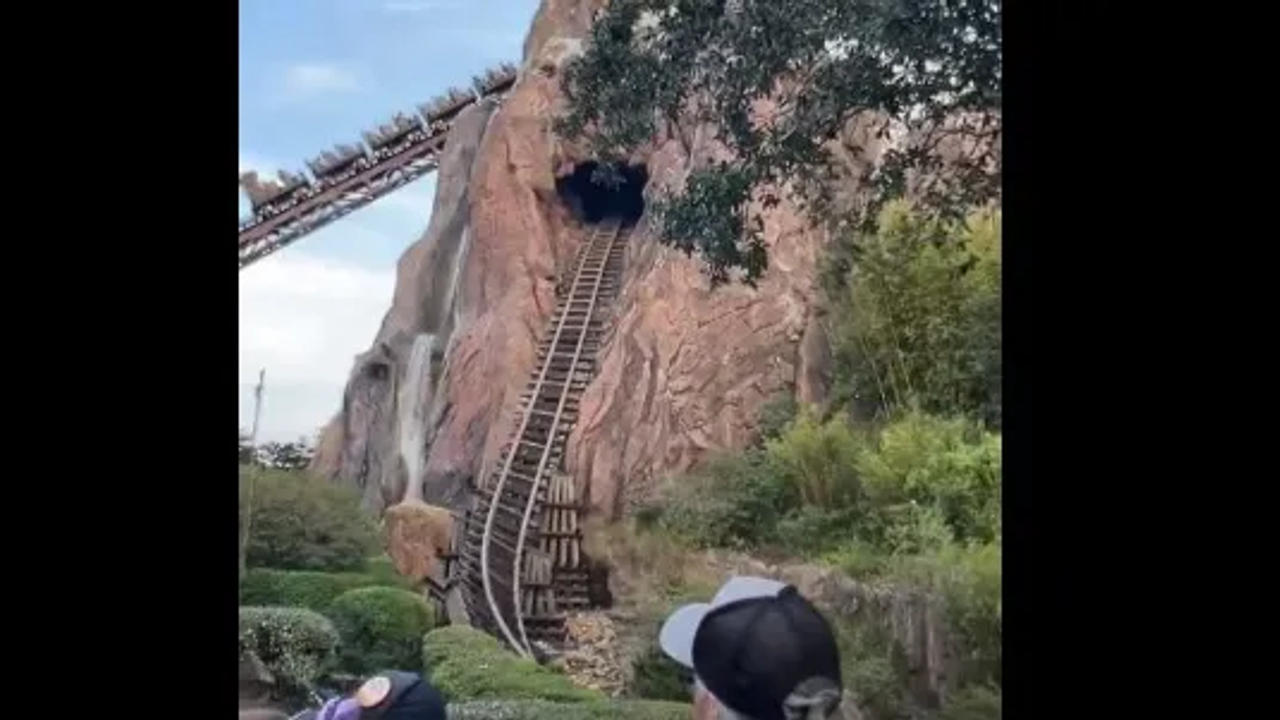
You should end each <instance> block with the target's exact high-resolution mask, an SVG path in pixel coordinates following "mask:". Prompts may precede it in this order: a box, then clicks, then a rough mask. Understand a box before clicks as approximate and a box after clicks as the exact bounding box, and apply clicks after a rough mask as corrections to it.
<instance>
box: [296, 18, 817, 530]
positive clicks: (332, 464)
mask: <svg viewBox="0 0 1280 720" xmlns="http://www.w3.org/2000/svg"><path fill="white" fill-rule="evenodd" d="M601 4H602V3H600V2H598V1H591V0H581V1H579V2H556V1H554V0H546V1H545V2H544V3H543V6H542V8H541V9H540V10H539V13H538V15H537V17H536V18H535V20H534V22H533V27H532V29H531V31H530V34H529V37H528V39H527V41H526V48H525V49H526V58H525V62H524V66H523V68H522V71H521V76H520V79H519V81H518V83H517V85H516V87H515V88H514V90H513V91H512V93H511V94H510V95H509V96H508V97H507V99H506V100H505V101H504V102H503V104H502V105H501V107H500V108H499V109H498V110H497V111H496V112H494V113H493V116H492V118H491V119H489V121H488V125H487V128H486V129H485V130H484V133H483V137H482V138H481V139H480V140H479V142H478V145H476V146H474V147H475V151H474V154H475V157H474V161H473V162H471V163H470V165H469V167H468V168H465V169H464V168H462V165H463V163H462V162H459V163H457V164H456V169H455V170H454V172H453V173H452V174H451V175H448V174H447V173H446V172H445V170H446V168H445V167H444V166H442V169H441V177H440V181H439V188H440V189H439V191H438V193H439V195H440V196H446V195H450V196H457V195H460V196H464V199H465V207H463V208H460V209H459V210H458V211H457V213H455V214H456V217H451V218H450V219H448V220H444V219H442V218H441V217H439V215H438V214H439V213H440V200H439V199H437V210H436V213H437V215H436V216H433V218H432V223H431V228H430V229H429V230H428V232H427V235H426V236H424V238H423V240H422V241H420V242H419V243H418V244H415V245H414V246H413V247H411V248H410V249H409V250H408V251H407V252H406V254H405V259H402V261H401V268H400V274H399V276H398V278H397V288H396V294H395V305H394V306H393V308H392V310H391V312H389V313H388V318H387V320H386V321H385V322H384V327H383V330H382V332H380V333H379V337H378V340H377V341H376V342H375V345H374V348H373V349H372V350H371V351H370V352H369V353H368V354H367V355H366V356H362V358H361V360H360V361H359V362H357V367H356V369H355V371H354V372H353V375H352V380H351V381H350V383H349V385H348V389H347V396H346V399H345V401H344V410H343V412H342V413H340V415H339V417H338V418H336V419H335V421H334V424H333V427H331V428H330V431H329V432H328V433H327V434H326V438H325V442H324V447H322V448H321V452H320V453H319V454H318V456H317V462H316V467H317V468H319V469H322V470H324V471H326V472H328V473H329V474H330V475H332V476H336V477H340V478H342V479H344V480H346V481H348V482H353V483H357V484H359V483H362V482H363V483H365V484H366V487H368V486H370V485H372V486H374V487H376V488H378V491H377V492H374V491H372V490H371V489H370V490H367V492H366V498H367V499H369V500H370V502H369V503H368V504H369V505H370V506H372V507H376V508H377V509H381V508H382V507H384V506H385V505H386V504H389V503H391V502H394V500H395V499H396V498H398V497H399V494H401V493H402V492H403V490H402V488H403V482H404V481H403V477H404V473H403V470H399V471H392V470H389V468H390V469H394V468H398V467H399V465H398V464H397V461H396V460H395V457H396V448H395V445H396V443H395V441H394V439H393V438H395V437H396V429H395V426H396V423H397V420H396V412H395V408H394V400H393V399H394V398H395V393H394V392H391V391H389V390H387V389H381V386H379V385H378V384H377V382H376V381H374V380H373V379H371V377H370V371H369V369H368V368H369V367H370V366H371V364H384V365H387V366H388V367H389V370H388V371H387V373H386V377H388V378H400V380H399V382H402V381H403V375H404V373H405V357H406V354H407V351H406V350H405V349H404V342H403V341H401V342H400V343H399V344H398V345H397V344H396V343H388V341H387V337H390V336H392V335H394V334H395V330H398V331H399V333H400V335H401V336H404V337H410V338H411V337H412V336H413V334H414V333H423V332H431V333H437V332H441V331H440V330H438V329H433V328H431V327H428V325H429V323H428V322H427V320H426V318H429V317H434V316H435V315H438V314H439V313H438V312H437V310H436V306H437V305H439V303H440V302H441V298H440V297H439V293H436V294H435V295H433V294H432V293H431V290H430V287H429V286H428V284H424V283H422V282H420V281H418V280H415V278H417V277H419V276H420V274H421V271H410V270H409V268H410V267H411V266H412V267H417V266H418V265H421V264H422V263H423V262H427V263H428V264H429V263H430V260H429V259H427V258H428V257H429V255H430V253H431V250H430V248H431V247H434V246H441V247H452V246H453V245H462V246H464V249H463V251H461V252H457V253H454V254H453V255H450V256H449V257H456V258H457V260H458V262H459V263H460V264H459V266H458V272H457V278H458V280H457V283H456V291H455V292H454V293H453V296H452V297H450V298H449V300H450V302H451V306H452V307H453V310H452V314H451V317H452V322H451V324H450V326H449V328H448V332H447V337H446V338H445V339H444V340H443V341H440V338H439V336H437V340H438V342H439V343H442V344H443V347H442V348H441V344H438V345H437V347H438V348H441V349H443V363H442V367H441V368H439V376H438V381H437V382H436V383H434V386H435V388H436V390H435V395H434V396H433V398H432V401H431V402H432V408H433V410H432V420H431V427H430V428H429V429H428V432H427V433H426V436H427V437H428V439H429V442H430V447H429V451H428V455H427V461H426V473H425V479H424V484H425V493H424V497H425V499H426V500H427V501H428V502H433V503H442V504H448V505H452V506H455V507H457V506H459V505H460V504H461V502H462V500H463V499H464V497H465V484H466V482H467V480H468V479H471V478H476V477H478V476H480V474H481V472H482V468H483V467H487V463H492V462H493V459H494V456H495V454H496V451H497V449H498V447H499V446H500V445H501V444H502V443H503V442H504V441H505V440H506V439H507V435H508V433H509V432H510V430H511V423H510V418H511V415H512V413H513V412H514V410H515V407H516V402H517V396H518V393H519V391H520V388H521V387H522V386H523V384H524V382H525V380H526V379H527V377H528V374H529V372H530V371H531V370H532V369H533V362H534V345H535V343H536V342H537V339H538V337H539V335H540V333H541V332H542V329H543V327H544V325H545V324H546V321H547V318H548V316H549V314H550V312H551V310H552V306H553V303H554V288H555V282H556V278H557V276H558V274H559V273H560V272H561V271H562V270H563V269H564V268H565V267H566V265H567V263H568V262H569V261H570V260H571V259H572V257H573V254H574V252H575V251H576V250H577V248H578V246H579V245H580V244H581V242H582V239H583V236H584V231H583V230H582V229H581V228H580V227H579V226H578V225H577V224H576V223H575V222H574V221H573V220H572V219H571V217H570V214H569V212H568V210H567V209H566V207H565V205H564V203H563V202H562V201H561V200H560V198H559V197H558V196H557V193H556V190H555V175H554V173H555V172H560V173H563V172H564V171H565V169H570V168H572V166H573V164H574V163H576V162H580V161H583V160H586V159H588V158H585V157H583V156H582V155H581V150H580V149H579V148H577V147H575V146H573V145H570V144H566V143H562V142H560V141H559V140H557V139H556V138H555V137H554V135H553V134H552V133H551V130H550V127H551V121H552V119H553V117H554V116H555V113H556V112H557V110H558V104H559V102H560V93H559V83H560V72H559V71H560V68H561V66H562V64H563V62H564V61H565V60H566V59H567V58H568V57H571V56H572V55H573V53H575V52H576V51H577V49H578V48H579V47H580V42H579V40H580V38H581V37H582V36H583V35H584V34H585V32H586V30H587V28H588V27H589V23H590V19H591V17H592V16H593V15H594V12H595V9H596V8H597V7H598V6H599V5H601ZM454 133H455V134H456V133H458V130H455V131H454ZM686 134H687V137H684V138H668V137H660V138H656V139H655V141H654V143H653V144H652V145H651V146H650V147H648V148H645V149H644V150H642V151H641V152H639V153H637V156H636V157H635V158H634V160H635V161H637V162H643V163H645V164H646V166H647V169H648V171H649V176H650V178H651V179H650V182H649V187H647V188H646V190H645V194H646V196H648V197H652V196H653V195H655V194H656V193H659V192H661V191H662V190H664V189H667V188H671V187H678V186H679V185H680V184H681V183H683V182H684V178H685V177H686V176H687V175H688V173H689V171H690V170H691V169H692V168H693V167H696V166H697V165H698V164H699V163H702V162H705V161H706V160H707V159H708V158H709V157H711V156H712V155H713V154H714V153H717V152H719V150H718V149H717V148H716V146H715V143H714V140H713V138H712V137H711V136H710V132H709V131H708V129H706V128H700V127H691V128H686ZM455 144H458V145H466V144H469V141H468V140H466V139H465V138H459V139H458V140H457V141H456V142H455V138H454V137H453V136H451V137H450V147H451V148H453V147H454V146H455ZM468 170H469V172H467V171H468ZM462 184H465V192H459V187H460V186H461V185H462ZM463 215H465V218H464V217H463ZM764 220H765V238H766V241H767V243H768V246H769V253H770V266H769V270H768V272H767V273H766V275H765V277H764V279H763V280H762V282H761V283H760V284H759V286H758V287H757V288H749V287H745V286H743V285H740V284H737V285H731V286H727V287H722V288H719V289H717V290H714V291H712V290H711V289H710V288H709V285H708V282H707V279H706V278H705V276H703V275H702V274H701V270H700V263H699V260H698V259H697V258H690V257H686V256H684V255H683V254H682V253H680V252H678V251H673V250H671V249H668V248H666V247H663V246H661V245H659V244H657V242H656V241H655V240H654V238H653V237H652V235H651V233H650V232H649V230H648V223H647V218H643V219H642V220H641V222H640V225H639V227H638V228H637V229H636V231H635V232H634V233H633V235H632V238H631V245H630V249H629V253H628V261H627V262H628V265H627V269H626V271H625V281H626V284H625V289H624V290H623V292H622V294H621V296H620V297H619V299H618V301H617V303H616V304H615V307H614V309H613V312H614V322H613V324H612V327H613V329H612V330H611V332H610V335H609V337H608V338H607V341H606V344H605V346H604V347H603V349H602V351H601V353H602V357H601V364H600V373H599V375H598V377H597V379H596V380H595V381H594V382H593V383H592V385H591V387H590V388H589V389H588V390H587V392H586V395H585V396H584V398H583V401H582V412H581V415H580V419H579V422H578V425H577V427H576V428H575V430H574V432H573V434H572V436H571V437H570V440H569V446H568V453H567V460H566V462H567V466H568V469H569V470H570V471H571V472H572V473H573V474H574V475H575V476H576V477H577V479H578V482H579V483H580V485H581V486H582V487H583V488H584V490H585V493H586V496H587V497H588V498H589V501H590V503H591V504H592V506H593V507H595V508H596V509H597V510H599V511H601V512H602V513H604V514H606V515H608V516H617V515H618V514H619V513H621V512H623V511H624V509H625V507H626V505H627V504H628V503H630V502H632V501H635V500H638V499H641V498H643V497H644V496H646V495H647V494H648V493H650V492H651V491H652V490H653V489H654V487H655V484H656V482H657V481H658V480H659V479H661V478H662V477H663V476H665V475H668V474H671V473H675V472H680V471H682V470H684V469H686V468H688V467H689V466H690V465H691V464H693V463H694V462H696V461H697V460H698V459H700V458H701V457H703V456H704V455H705V454H706V453H708V452H710V451H713V450H716V449H721V448H736V447H742V446H743V445H745V444H747V443H748V442H750V441H751V440H752V439H753V437H754V435H755V425H756V420H757V416H758V413H759V409H760V407H761V405H763V404H764V403H765V402H767V401H768V400H769V399H771V398H772V397H774V396H776V395H777V394H780V393H790V392H795V393H796V394H797V395H798V396H799V397H800V398H801V399H805V400H817V399H820V398H821V396H822V394H823V392H824V391H825V364H826V344H825V340H824V338H823V335H822V333H821V331H820V329H819V325H818V323H817V319H816V317H815V306H816V301H817V290H816V280H815V275H816V273H815V269H816V263H817V258H818V254H819V249H820V246H821V245H822V243H823V241H824V239H823V238H824V235H823V233H822V232H820V231H817V230H814V229H811V228H809V227H808V226H807V224H806V223H805V221H804V220H803V218H802V216H801V215H800V214H799V213H797V211H796V210H795V208H794V207H792V206H790V205H788V204H786V203H783V204H782V205H780V206H779V207H777V208H775V209H773V210H772V211H770V212H768V213H767V214H766V215H765V216H764ZM438 225H439V227H437V226H438ZM451 232H456V233H460V235H461V237H462V240H461V241H459V240H457V239H454V240H449V239H448V237H451V236H450V235H449V233H451ZM433 243H434V244H435V245H434V246H433V245H432V244H433ZM412 258H424V259H423V260H413V259H412ZM393 329H394V330H393ZM384 382H390V381H384ZM370 458H374V460H373V461H372V462H371V461H370ZM373 465H377V466H378V467H379V468H382V470H380V471H378V472H374V471H373V470H370V469H368V468H370V467H372V466H373ZM362 468H363V472H362ZM374 495H376V496H378V498H381V499H375V498H374V497H373V496H374Z"/></svg>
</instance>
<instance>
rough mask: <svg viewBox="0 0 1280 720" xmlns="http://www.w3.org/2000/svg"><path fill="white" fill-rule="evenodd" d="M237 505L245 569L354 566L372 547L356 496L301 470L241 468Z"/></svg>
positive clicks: (368, 522) (371, 529) (371, 530)
mask: <svg viewBox="0 0 1280 720" xmlns="http://www.w3.org/2000/svg"><path fill="white" fill-rule="evenodd" d="M250 503H251V504H250ZM240 509H241V514H240V516H241V522H242V523H244V524H242V526H241V532H242V538H243V542H244V547H245V550H244V559H245V564H246V565H247V566H249V567H272V568H279V569H282V570H330V571H339V570H359V569H361V568H362V567H363V566H364V563H365V560H366V558H368V557H369V556H370V555H372V554H374V553H375V552H377V550H378V544H379V543H378V531H377V527H376V526H375V525H374V522H373V520H372V519H371V518H369V517H368V516H367V515H365V514H364V513H363V512H362V511H361V510H360V498H359V496H358V494H357V493H356V492H355V491H354V490H352V489H350V488H347V487H343V486H339V485H335V484H334V483H331V482H329V481H327V480H324V479H322V478H317V477H314V476H311V475H308V474H306V473H303V472H290V471H282V470H275V469H269V468H257V467H245V466H242V467H241V468H240Z"/></svg>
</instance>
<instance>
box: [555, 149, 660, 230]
mask: <svg viewBox="0 0 1280 720" xmlns="http://www.w3.org/2000/svg"><path fill="white" fill-rule="evenodd" d="M610 175H612V176H613V178H612V182H611V181H610V180H609V178H608V176H610ZM647 182H649V170H648V168H646V167H645V166H644V165H643V164H640V165H620V166H616V168H614V172H610V168H606V167H602V166H601V165H600V163H598V162H596V161H595V160H588V161H586V162H581V163H578V164H577V165H574V166H573V172H571V173H569V174H567V175H563V176H561V177H558V178H556V192H557V193H559V194H560V199H561V200H563V201H564V203H565V204H566V205H568V206H569V209H570V211H572V212H573V215H574V217H576V218H578V220H580V221H581V222H584V223H592V224H594V223H598V222H602V221H604V220H610V219H615V218H616V219H620V220H622V223H623V224H624V225H634V224H635V223H636V221H637V220H639V219H640V216H641V215H642V214H643V213H644V194H643V192H644V186H645V183H647Z"/></svg>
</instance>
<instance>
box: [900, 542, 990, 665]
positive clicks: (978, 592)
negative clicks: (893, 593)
mask: <svg viewBox="0 0 1280 720" xmlns="http://www.w3.org/2000/svg"><path fill="white" fill-rule="evenodd" d="M1000 559H1001V548H1000V545H999V544H995V543H992V544H989V545H980V546H973V547H961V546H958V545H955V544H949V545H947V546H945V547H943V548H942V549H941V550H939V551H937V552H933V553H928V554H922V555H917V556H902V557H896V558H894V559H893V561H892V563H891V566H890V568H889V569H888V571H887V573H886V575H887V576H888V577H890V578H891V579H892V581H893V582H895V583H896V584H899V585H904V586H905V585H911V586H915V587H919V588H922V589H924V590H926V591H928V592H931V593H933V594H936V595H939V596H941V597H942V598H943V600H944V601H945V603H946V612H947V621H948V625H949V626H950V627H951V629H952V631H953V632H955V634H956V638H957V640H958V641H959V643H960V645H961V646H962V647H964V648H965V649H966V652H965V654H964V656H963V657H962V658H961V663H960V677H959V678H958V680H959V682H960V683H962V684H963V683H995V684H996V685H999V684H1000V683H1001V680H1002V678H1001V655H1002V649H1003V643H1002V640H1001V638H1002V631H1001V626H1002V618H1003V606H1002V603H1001V595H1000V593H1001V587H1002V581H1001V572H1000Z"/></svg>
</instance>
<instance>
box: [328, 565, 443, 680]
mask: <svg viewBox="0 0 1280 720" xmlns="http://www.w3.org/2000/svg"><path fill="white" fill-rule="evenodd" d="M328 615H329V617H330V618H331V619H332V620H333V624H334V627H336V628H337V629H338V635H339V637H341V638H342V646H341V649H340V655H339V658H340V662H341V665H342V669H343V670H345V671H347V672H350V673H353V674H356V675H362V674H366V673H372V672H377V671H378V670H384V669H391V670H405V671H414V670H416V669H417V668H418V666H419V658H420V657H421V653H422V636H423V635H424V634H426V632H427V631H428V630H430V629H431V628H433V627H435V624H436V617H435V611H434V610H433V609H432V608H431V606H430V605H428V604H427V602H426V600H424V599H422V597H420V596H419V595H417V594H416V593H413V592H410V591H408V590H401V589H399V588H390V587H366V588H360V589H357V590H351V591H348V592H346V593H343V594H342V595H340V596H338V598H337V599H336V600H334V601H333V604H332V605H330V606H329V612H328Z"/></svg>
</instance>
